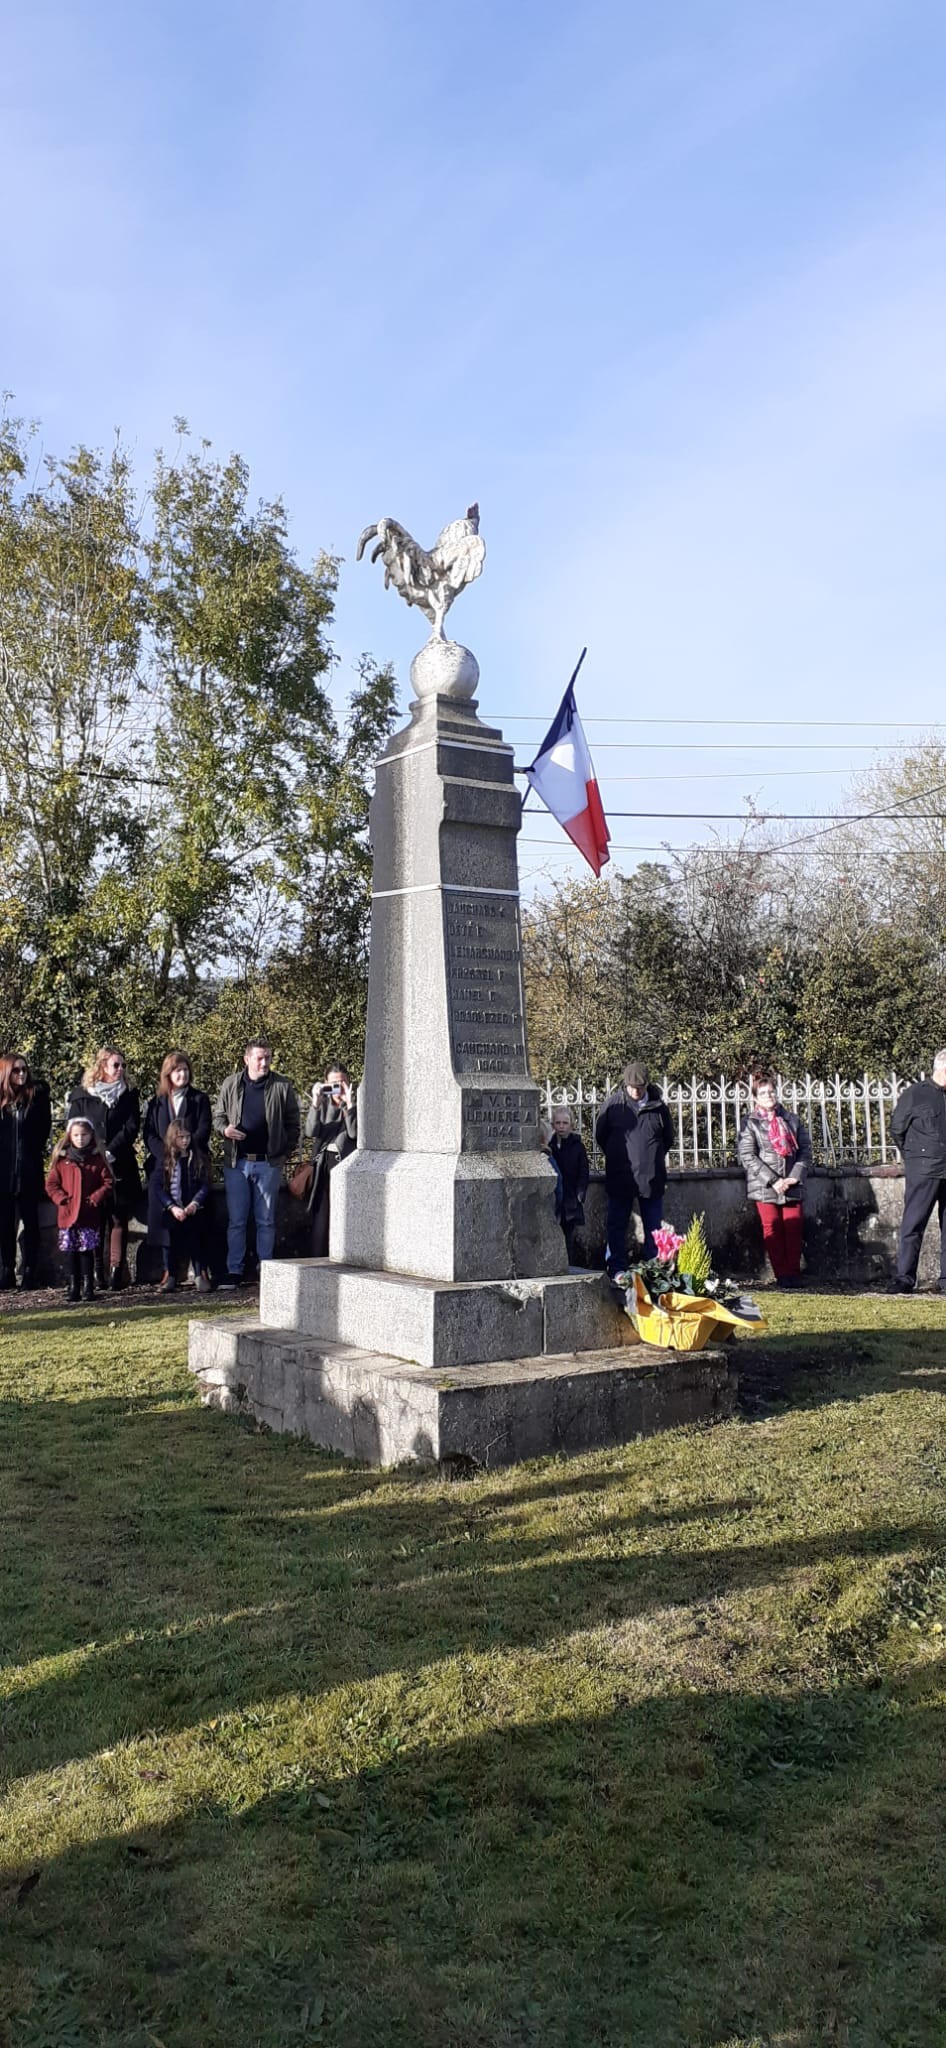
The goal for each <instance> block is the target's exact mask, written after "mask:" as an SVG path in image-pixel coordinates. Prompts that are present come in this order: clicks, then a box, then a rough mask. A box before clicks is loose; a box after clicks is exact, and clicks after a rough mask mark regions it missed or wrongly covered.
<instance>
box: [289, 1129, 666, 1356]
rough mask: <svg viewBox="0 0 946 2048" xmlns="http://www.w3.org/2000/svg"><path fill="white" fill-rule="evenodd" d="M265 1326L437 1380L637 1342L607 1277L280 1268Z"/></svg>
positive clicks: (323, 1265)
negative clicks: (486, 1277) (433, 1373)
mask: <svg viewBox="0 0 946 2048" xmlns="http://www.w3.org/2000/svg"><path fill="white" fill-rule="evenodd" d="M340 1171H341V1168H337V1169H336V1173H335V1179H337V1178H338V1174H339V1172H340ZM333 1196H334V1187H333ZM260 1321H261V1322H262V1323H264V1324H265V1325H266V1326H267V1327H268V1328H271V1329H283V1330H298V1331H300V1332H301V1333H302V1334H303V1335H304V1336H307V1337H324V1338H327V1339H328V1340H330V1341H331V1342H333V1343H334V1342H338V1343H342V1344H354V1345H356V1346H357V1347H358V1348H359V1349H361V1350H367V1351H374V1352H378V1353H380V1354H390V1355H391V1356H392V1357H395V1358H401V1359H406V1360H407V1361H408V1362H409V1363H411V1364H414V1365H425V1366H433V1367H435V1368H436V1369H437V1370H438V1371H439V1370H440V1369H441V1368H442V1367H447V1366H458V1365H481V1364H484V1363H486V1362H487V1361H488V1360H490V1359H496V1358H526V1357H531V1356H533V1355H536V1356H537V1355H538V1354H540V1353H554V1352H562V1351H598V1350H601V1349H602V1348H609V1349H621V1348H623V1347H624V1346H625V1345H629V1344H636V1343H637V1342H638V1339H637V1336H636V1333H635V1331H634V1328H633V1325H632V1324H631V1323H630V1321H629V1320H628V1318H627V1316H626V1315H625V1314H624V1310H623V1307H622V1305H621V1303H620V1301H619V1299H618V1298H617V1296H616V1295H615V1293H614V1290H613V1288H612V1286H611V1284H610V1281H609V1280H608V1279H607V1277H606V1276H605V1275H604V1274H603V1273H563V1274H559V1275H555V1276H554V1277H552V1278H550V1279H547V1280H491V1281H487V1282H479V1283H470V1282H466V1283H460V1284H457V1283H455V1282H454V1283H450V1282H445V1281H436V1280H422V1279H416V1278H415V1279H411V1278H409V1277H407V1276H406V1275H404V1274H395V1273H369V1272H365V1271H364V1270H363V1269H361V1268H360V1267H357V1266H340V1265H338V1264H337V1263H336V1262H335V1260H334V1259H289V1260H280V1259H273V1260H269V1261H267V1263H266V1264H265V1265H264V1266H263V1268H262V1271H261V1276H260Z"/></svg>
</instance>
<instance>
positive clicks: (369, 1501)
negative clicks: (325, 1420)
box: [0, 1396, 942, 1773]
mask: <svg viewBox="0 0 946 2048" xmlns="http://www.w3.org/2000/svg"><path fill="white" fill-rule="evenodd" d="M0 1443H2V1444H3V1445H4V1446H5V1456H6V1459H7V1461H8V1463H9V1465H10V1466H12V1468H13V1469H12V1472H8V1474H7V1476H6V1477H5V1478H4V1479H3V1481H2V1482H0V1484H2V1493H0V1505H2V1512H3V1518H4V1528H5V1535H4V1542H3V1547H2V1553H0V1654H2V1656H3V1658H4V1660H5V1661H6V1662H7V1663H8V1664H10V1665H13V1664H18V1665H21V1666H22V1665H24V1664H25V1665H28V1664H30V1663H31V1662H33V1660H36V1659H42V1658H47V1657H52V1656H56V1655H59V1654H62V1653H66V1654H68V1653H69V1652H71V1651H73V1650H75V1651H77V1652H78V1653H79V1659H78V1661H73V1662H72V1663H71V1664H69V1665H68V1666H67V1667H66V1668H59V1669H56V1670H54V1671H52V1672H47V1671H43V1670H40V1671H38V1672H33V1673H31V1672H29V1671H26V1672H21V1673H20V1674H19V1676H18V1678H17V1680H16V1683H15V1685H13V1686H12V1687H11V1689H10V1690H9V1693H8V1697H7V1698H6V1700H5V1702H4V1704H3V1706H2V1709H0V1731H2V1736H3V1744H4V1753H5V1757H6V1763H7V1768H8V1769H9V1770H11V1771H12V1772H14V1773H25V1772H27V1771H35V1770H38V1769H46V1768H49V1767H51V1766H54V1765H57V1764H60V1763H62V1762H65V1761H67V1760H69V1759H73V1758H78V1757H82V1756H86V1755H89V1754H90V1753H93V1752H95V1751H97V1750H99V1749H101V1748H107V1747H110V1746H112V1745H113V1744H115V1743H116V1742H119V1741H124V1740H128V1739H133V1738H135V1737H137V1736H140V1735H142V1734H145V1733H147V1732H149V1731H155V1730H158V1731H174V1730H183V1729H186V1728H187V1727H189V1726H192V1725H193V1724H194V1723H195V1722H202V1721H205V1720H208V1719H211V1718H213V1719H216V1718H219V1717H220V1716H222V1715H225V1714H226V1713H228V1712H230V1711H231V1710H236V1709H239V1708H241V1707H243V1706H244V1705H245V1704H246V1703H247V1702H248V1701H256V1702H267V1701H272V1700H275V1699H278V1698H279V1697H281V1696H282V1695H284V1694H287V1693H294V1692H302V1693H305V1694H307V1695H314V1694H319V1693H324V1692H326V1691H329V1690H331V1689H333V1688H335V1687H338V1686H341V1685H344V1684H346V1683H348V1682H350V1681H352V1680H366V1679H371V1678H375V1677H377V1676H379V1675H381V1674H383V1673H386V1672H392V1671H402V1672H415V1671H417V1670H419V1669H421V1668H422V1667H424V1666H425V1665H428V1664H431V1663H434V1662H437V1661H439V1660H442V1659H444V1658H447V1657H451V1656H455V1655H458V1654H470V1655H478V1654H484V1655H485V1654H490V1653H495V1652H497V1651H504V1650H508V1649H511V1648H516V1649H540V1648H542V1647H543V1646H544V1645H546V1644H547V1643H548V1642H549V1640H550V1639H552V1638H560V1637H562V1636H563V1635H567V1634H568V1633H569V1632H571V1631H578V1630H587V1629H589V1628H593V1627H595V1626H598V1625H603V1624H608V1625H612V1626H613V1625H615V1624H617V1625H619V1624H621V1623H625V1622H628V1621H632V1620H634V1619H635V1618H637V1617H639V1616H642V1615H645V1614H647V1613H648V1612H649V1611H651V1610H654V1609H667V1608H671V1607H674V1606H681V1607H682V1606H686V1605H688V1604H692V1603H694V1602H696V1603H699V1602H705V1601H711V1600H717V1599H719V1598H722V1597H725V1596H726V1595H728V1594H732V1593H734V1592H739V1591H742V1590H744V1589H747V1588H751V1587H753V1586H762V1585H767V1584H770V1583H772V1582H777V1581H779V1580H781V1579H783V1578H784V1579H786V1580H787V1579H788V1578H790V1577H791V1575H792V1574H794V1573H796V1572H797V1571H798V1570H799V1569H800V1568H806V1567H812V1566H816V1565H818V1564H821V1563H824V1562H826V1561H831V1560H834V1559H839V1560H840V1559H852V1558H853V1559H858V1558H862V1559H864V1560H867V1559H870V1558H876V1557H883V1556H887V1555H890V1554H894V1553H898V1552H901V1551H903V1550H904V1549H905V1548H907V1547H926V1548H928V1549H930V1550H932V1549H935V1547H936V1546H937V1544H938V1543H939V1542H941V1540H942V1532H941V1529H940V1527H939V1525H938V1524H937V1523H935V1522H933V1521H932V1520H931V1521H929V1522H927V1521H916V1520H914V1521H911V1522H909V1523H907V1522H906V1521H897V1522H894V1523H887V1522H880V1521H876V1522H875V1523H873V1524H871V1523H870V1522H868V1523H867V1525H866V1526H860V1527H858V1528H856V1529H853V1530H840V1531H836V1532H833V1533H825V1534H816V1535H812V1536H809V1537H787V1536H786V1537H785V1538H780V1537H778V1536H776V1537H774V1538H773V1539H772V1540H766V1541H763V1542H758V1541H753V1540H751V1539H750V1538H749V1537H748V1535H747V1540H746V1541H745V1542H744V1543H737V1544H733V1543H732V1542H730V1543H725V1542H724V1543H721V1544H720V1545H719V1547H710V1546H707V1547H704V1548H686V1547H681V1548H679V1549H673V1548H668V1547H667V1546H666V1545H664V1544H660V1545H650V1546H649V1545H648V1543H647V1537H648V1535H649V1534H650V1533H651V1532H653V1531H654V1530H655V1529H656V1530H658V1531H660V1532H665V1533H666V1534H667V1536H668V1537H669V1536H670V1534H671V1532H672V1529H673V1527H674V1526H677V1525H679V1526H683V1525H686V1524H687V1523H688V1522H689V1521H690V1520H691V1519H694V1518H695V1516H696V1513H697V1511H696V1510H694V1509H692V1508H688V1507H686V1506H683V1507H681V1509H680V1510H674V1511H672V1512H669V1513H666V1514H665V1513H662V1512H656V1513H655V1511H654V1510H653V1509H652V1508H648V1507H640V1508H638V1507H635V1506H633V1504H629V1503H628V1500H627V1496H626V1495H625V1496H623V1497H622V1498H621V1499H620V1501H619V1503H618V1504H616V1506H615V1509H614V1511H612V1512H611V1513H610V1514H608V1515H607V1516H605V1517H602V1516H600V1515H596V1516H595V1519H594V1521H593V1523H592V1524H591V1525H590V1526H589V1527H587V1528H585V1527H582V1526H578V1527H568V1526H565V1527H563V1526H562V1525H561V1524H560V1523H559V1522H558V1521H557V1520H554V1519H553V1521H552V1522H551V1523H550V1525H549V1526H548V1528H547V1529H545V1530H540V1531H539V1532H538V1533H534V1532H533V1531H531V1530H528V1529H523V1528H522V1527H521V1526H520V1524H519V1521H518V1518H517V1516H516V1510H517V1507H518V1505H519V1502H520V1500H521V1499H522V1498H523V1497H525V1498H526V1499H527V1500H529V1501H531V1500H532V1499H534V1496H533V1495H531V1494H528V1493H526V1494H525V1495H524V1496H523V1495H522V1494H520V1491H519V1489H518V1488H516V1487H515V1486H512V1487H511V1488H510V1489H509V1491H508V1492H507V1493H506V1494H505V1495H504V1496H502V1497H501V1498H500V1499H499V1501H498V1502H497V1503H496V1514H495V1516H492V1517H490V1516H489V1515H488V1512H487V1513H486V1514H484V1506H485V1503H484V1497H483V1496H482V1494H478V1493H475V1492H474V1493H470V1494H467V1492H466V1489H464V1488H463V1487H459V1488H458V1487H445V1486H441V1485H436V1484H434V1485H432V1484H431V1483H430V1482H429V1481H427V1480H425V1479H424V1478H423V1477H422V1476H421V1475H419V1474H417V1475H399V1476H398V1478H397V1480H396V1481H392V1480H391V1479H388V1478H386V1477H385V1476H384V1475H382V1474H379V1473H375V1472H371V1471H365V1470H358V1469H357V1468H355V1469H353V1468H351V1467H346V1466H343V1465H342V1464H341V1463H340V1462H339V1461H338V1460H334V1459H330V1458H329V1457H327V1456H326V1455H324V1454H319V1453H317V1452H315V1451H312V1450H309V1449H308V1448H306V1447H303V1446H301V1445H299V1444H297V1443H295V1442H293V1441H292V1440H289V1439H285V1438H276V1437H268V1436H261V1435H259V1434H257V1433H255V1432H253V1431H252V1430H250V1429H249V1428H247V1426H246V1425H241V1424H239V1423H236V1422H234V1421H233V1420H230V1419H227V1418H223V1417H219V1416H212V1415H209V1414H207V1413H206V1412H204V1411H202V1410H199V1409H196V1408H193V1409H183V1410H181V1409H173V1408H171V1409H167V1408H166V1407H162V1406H161V1398H160V1397H159V1396H152V1397H149V1398H147V1399H146V1400H145V1401H142V1400H141V1399H140V1398H138V1397H136V1398H135V1400H134V1403H133V1405H131V1406H130V1407H129V1405H128V1404H127V1403H123V1402H121V1401H116V1400H94V1401H62V1402H51V1403H41V1402H40V1403H35V1404H32V1405H25V1404H19V1403H8V1404H0ZM488 1498H489V1497H487V1499H488ZM727 1505H728V1508H729V1510H730V1511H733V1512H738V1511H739V1508H740V1503H739V1502H738V1501H733V1502H730V1503H728V1504H727V1503H723V1502H718V1501H717V1502H711V1503H708V1504H707V1507H706V1509H705V1510H701V1511H699V1512H701V1513H703V1514H704V1515H705V1518H706V1519H707V1520H710V1521H712V1520H714V1519H719V1518H720V1517H721V1516H722V1514H723V1513H724V1512H726V1509H727ZM744 1505H748V1506H750V1507H751V1506H753V1505H754V1503H753V1502H752V1501H751V1500H748V1501H747V1502H746V1503H744ZM510 1510H511V1511H512V1514H511V1517H510V1518H509V1519H504V1516H507V1515H509V1511H510ZM471 1516H472V1523H471ZM484 1524H485V1526H484ZM639 1538H643V1542H641V1541H639V1540H638V1539H639Z"/></svg>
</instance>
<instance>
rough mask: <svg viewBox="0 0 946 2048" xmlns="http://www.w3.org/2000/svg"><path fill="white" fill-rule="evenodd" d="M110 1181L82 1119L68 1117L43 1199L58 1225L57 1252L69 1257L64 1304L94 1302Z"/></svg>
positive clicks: (110, 1187)
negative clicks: (97, 1255)
mask: <svg viewBox="0 0 946 2048" xmlns="http://www.w3.org/2000/svg"><path fill="white" fill-rule="evenodd" d="M111 1192H112V1176H111V1172H110V1170H109V1167H108V1165H107V1164H106V1161H105V1160H104V1159H103V1157H102V1154H101V1152H100V1151H99V1148H98V1145H97V1144H96V1141H95V1132H94V1130H93V1128H92V1125H91V1123H90V1122H89V1119H88V1117H86V1116H74V1117H71V1118H70V1120H69V1122H68V1123H67V1125H66V1130H65V1136H64V1137H63V1138H61V1139H60V1142H59V1144H58V1145H57V1146H56V1150H55V1152H54V1153H53V1156H52V1158H51V1160H50V1162H49V1172H48V1173H47V1175H46V1193H47V1195H48V1196H49V1199H50V1201H51V1202H53V1203H54V1205H55V1208H56V1213H57V1216H58V1219H59V1249H60V1251H61V1252H68V1253H69V1254H70V1261H71V1272H70V1277H69V1285H68V1287H67V1288H66V1300H67V1301H78V1300H79V1299H80V1297H81V1296H82V1295H83V1294H84V1295H85V1299H86V1301H94V1300H95V1252H96V1248H97V1246H98V1242H99V1237H100V1234H101V1228H102V1212H103V1210H104V1208H105V1206H106V1204H107V1202H108V1199H109V1196H110V1195H111Z"/></svg>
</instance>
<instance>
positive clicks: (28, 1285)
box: [17, 1266, 39, 1294]
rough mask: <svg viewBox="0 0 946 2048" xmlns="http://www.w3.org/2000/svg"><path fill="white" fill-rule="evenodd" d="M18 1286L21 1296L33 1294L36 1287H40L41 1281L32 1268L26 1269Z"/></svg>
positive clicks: (26, 1267)
mask: <svg viewBox="0 0 946 2048" xmlns="http://www.w3.org/2000/svg"><path fill="white" fill-rule="evenodd" d="M17 1286H18V1287H19V1290H20V1293H21V1294H32V1292H33V1289H34V1287H38V1286H39V1281H38V1280H37V1278H36V1274H35V1273H34V1272H33V1269H32V1267H31V1266H25V1267H24V1269H23V1271H22V1273H21V1274H20V1277H19V1280H18V1282H17Z"/></svg>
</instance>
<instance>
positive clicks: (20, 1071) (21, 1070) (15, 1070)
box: [10, 1066, 29, 1074]
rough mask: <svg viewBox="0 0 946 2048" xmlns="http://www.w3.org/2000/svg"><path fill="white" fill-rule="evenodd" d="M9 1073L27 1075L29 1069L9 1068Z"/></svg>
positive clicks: (20, 1067)
mask: <svg viewBox="0 0 946 2048" xmlns="http://www.w3.org/2000/svg"><path fill="white" fill-rule="evenodd" d="M10 1072H11V1074H28V1073H29V1067H24V1066H19V1067H11V1068H10Z"/></svg>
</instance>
